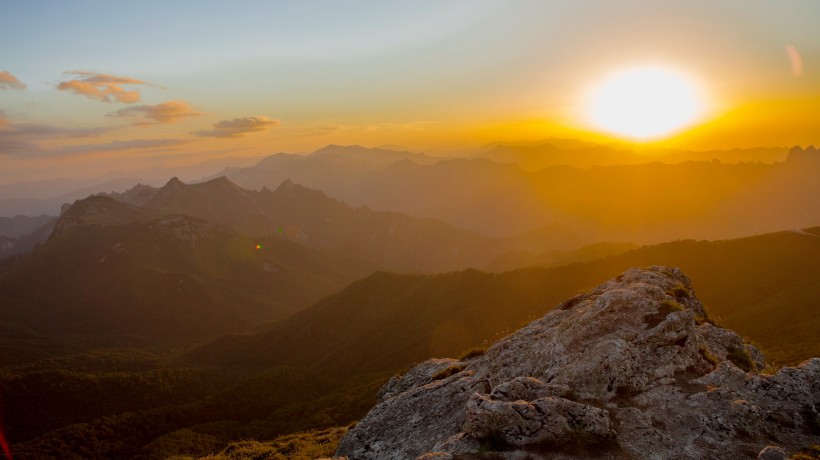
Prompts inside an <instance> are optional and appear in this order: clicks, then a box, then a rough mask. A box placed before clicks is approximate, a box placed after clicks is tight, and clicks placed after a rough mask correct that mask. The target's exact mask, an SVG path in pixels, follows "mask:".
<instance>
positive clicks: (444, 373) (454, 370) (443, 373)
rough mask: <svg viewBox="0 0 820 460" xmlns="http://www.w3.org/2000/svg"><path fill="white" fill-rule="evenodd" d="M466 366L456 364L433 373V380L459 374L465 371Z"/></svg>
mask: <svg viewBox="0 0 820 460" xmlns="http://www.w3.org/2000/svg"><path fill="white" fill-rule="evenodd" d="M465 367H466V366H465V365H464V364H454V365H452V366H449V367H445V368H444V369H442V370H440V371H438V372H436V373H435V374H433V377H432V379H433V380H444V379H446V378H447V377H449V376H451V375H455V374H458V373H459V372H461V371H463V370H464V368H465Z"/></svg>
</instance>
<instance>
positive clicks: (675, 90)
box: [585, 66, 705, 140]
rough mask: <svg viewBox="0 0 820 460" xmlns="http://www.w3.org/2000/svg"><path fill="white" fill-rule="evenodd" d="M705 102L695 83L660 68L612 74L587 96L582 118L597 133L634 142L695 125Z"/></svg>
mask: <svg viewBox="0 0 820 460" xmlns="http://www.w3.org/2000/svg"><path fill="white" fill-rule="evenodd" d="M704 107H705V102H704V100H703V97H702V95H701V94H700V91H699V88H698V86H697V85H696V84H695V82H694V81H693V80H692V79H691V78H689V77H687V76H686V75H684V74H683V73H680V72H677V71H674V70H672V69H668V68H665V67H660V66H644V67H633V68H630V69H626V70H622V71H620V72H616V73H613V74H611V75H609V76H607V77H605V78H604V79H603V80H601V81H600V82H599V83H598V84H597V85H595V86H594V87H593V88H592V89H591V90H590V91H589V93H587V97H586V101H585V116H586V118H587V120H588V121H589V122H590V123H591V124H592V125H593V126H595V127H596V128H597V129H599V130H602V131H606V132H609V133H612V134H615V135H618V136H621V137H627V138H631V139H634V140H653V139H659V138H663V137H667V136H669V135H671V134H673V133H675V132H678V131H681V130H682V129H684V128H686V127H688V126H690V125H692V124H694V123H696V122H697V121H698V120H700V119H701V118H702V116H703V112H704Z"/></svg>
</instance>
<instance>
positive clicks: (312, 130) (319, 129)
mask: <svg viewBox="0 0 820 460" xmlns="http://www.w3.org/2000/svg"><path fill="white" fill-rule="evenodd" d="M340 129H344V126H342V125H317V126H312V127H309V128H306V129H304V130H302V131H300V132H298V133H296V134H293V136H294V137H313V136H325V135H327V134H330V133H332V132H334V131H338V130H340Z"/></svg>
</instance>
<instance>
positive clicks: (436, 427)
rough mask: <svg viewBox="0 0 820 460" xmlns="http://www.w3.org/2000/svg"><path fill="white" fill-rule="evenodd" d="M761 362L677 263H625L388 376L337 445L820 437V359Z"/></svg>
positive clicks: (735, 448) (433, 447)
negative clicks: (526, 320) (713, 316)
mask: <svg viewBox="0 0 820 460" xmlns="http://www.w3.org/2000/svg"><path fill="white" fill-rule="evenodd" d="M764 366H765V362H764V360H763V356H762V354H761V353H760V352H759V351H758V350H757V349H756V348H755V347H754V346H752V345H750V344H747V343H744V342H743V340H741V338H740V337H739V336H738V335H737V334H735V333H734V332H732V331H729V330H726V329H723V328H721V327H718V326H716V325H714V324H712V323H711V322H710V320H709V319H708V316H707V313H706V311H705V309H704V307H703V305H702V304H701V302H700V301H699V300H698V299H697V297H696V296H695V295H694V292H693V290H692V286H691V283H690V281H689V279H688V278H687V277H686V276H684V275H683V274H682V273H681V272H680V271H679V270H677V269H673V268H666V267H650V268H648V269H646V270H639V269H631V270H629V271H627V272H625V273H624V274H622V275H620V276H618V277H617V278H616V279H614V280H611V281H609V282H607V283H605V284H603V285H601V286H599V287H597V288H596V289H593V290H592V291H590V292H588V293H585V294H582V295H579V296H577V297H575V298H573V299H570V300H568V301H566V302H564V303H563V304H561V305H559V306H558V307H556V308H555V309H554V310H552V311H550V312H549V313H548V314H547V315H545V316H544V317H543V318H541V319H539V320H536V321H534V322H532V323H530V324H529V325H527V326H526V327H524V328H522V329H520V330H518V331H517V332H515V333H513V334H511V335H510V336H508V337H506V338H504V339H502V340H500V341H499V342H497V343H496V344H494V345H493V346H492V347H490V348H489V349H488V350H487V351H486V353H484V354H483V355H481V356H478V357H473V358H469V359H465V360H463V361H459V360H430V361H427V362H425V363H422V364H420V365H418V366H416V367H415V368H413V369H411V370H410V371H409V372H407V373H406V374H405V375H404V376H400V377H399V376H397V377H394V378H393V379H391V380H390V382H388V383H387V384H386V385H385V386H384V388H383V389H382V391H381V392H380V395H379V402H378V404H377V405H376V406H375V407H374V408H373V409H372V410H371V411H370V413H369V414H367V416H366V417H365V418H364V419H363V420H362V421H361V422H360V423H359V424H358V425H356V426H355V427H354V428H353V429H351V430H350V431H349V432H348V434H347V435H346V436H345V438H344V439H343V440H342V441H341V443H340V445H339V450H338V452H337V455H340V456H347V457H349V458H350V459H391V458H394V459H405V458H411V459H412V458H417V457H423V458H476V457H478V458H562V459H569V458H613V459H616V458H617V459H620V458H658V459H660V458H691V459H702V458H756V457H757V456H758V455H761V456H763V458H770V457H771V456H773V455H778V454H779V453H780V452H783V453H794V452H796V451H798V450H800V449H801V448H804V447H808V446H811V445H813V444H820V417H819V416H818V411H820V359H818V358H814V359H811V360H809V361H806V362H804V363H803V364H801V365H800V366H798V367H794V368H784V369H781V370H780V371H779V372H777V373H776V374H774V375H768V374H765V373H761V372H760V371H761V370H762V369H763V367H764Z"/></svg>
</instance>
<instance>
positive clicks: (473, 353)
mask: <svg viewBox="0 0 820 460" xmlns="http://www.w3.org/2000/svg"><path fill="white" fill-rule="evenodd" d="M486 352H487V349H486V348H471V349H469V350H467V351H466V352H465V353H464V354H463V355H461V357H460V358H458V359H459V361H466V360H468V359H472V358H477V357H479V356H483V355H484V353H486Z"/></svg>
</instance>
